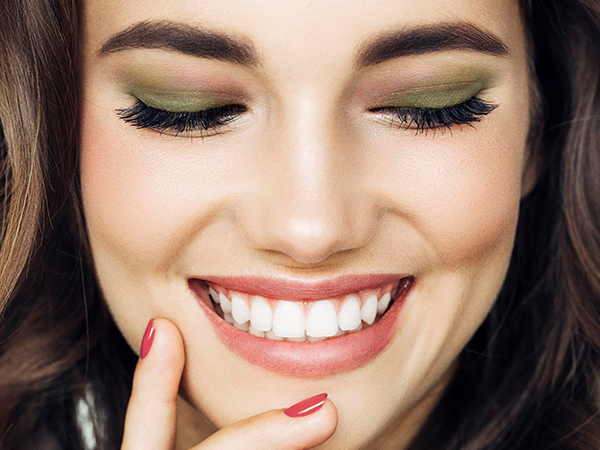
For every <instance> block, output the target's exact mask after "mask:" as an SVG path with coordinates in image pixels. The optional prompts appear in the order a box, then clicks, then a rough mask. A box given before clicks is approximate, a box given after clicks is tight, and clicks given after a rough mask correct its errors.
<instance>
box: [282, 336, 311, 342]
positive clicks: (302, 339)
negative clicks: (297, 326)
mask: <svg viewBox="0 0 600 450" xmlns="http://www.w3.org/2000/svg"><path fill="white" fill-rule="evenodd" d="M286 341H289V342H306V334H303V335H302V336H300V337H292V338H291V337H289V338H286Z"/></svg>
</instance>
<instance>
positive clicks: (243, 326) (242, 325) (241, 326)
mask: <svg viewBox="0 0 600 450" xmlns="http://www.w3.org/2000/svg"><path fill="white" fill-rule="evenodd" d="M233 326H234V327H236V328H238V329H240V330H242V331H248V329H249V328H250V322H246V323H237V322H236V321H234V322H233Z"/></svg>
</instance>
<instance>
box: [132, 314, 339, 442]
mask: <svg viewBox="0 0 600 450" xmlns="http://www.w3.org/2000/svg"><path fill="white" fill-rule="evenodd" d="M153 326H154V334H153V336H152V340H146V341H147V342H148V341H149V342H150V346H148V345H146V346H145V352H144V351H142V353H147V354H146V355H145V357H144V358H140V359H139V361H138V364H137V367H136V369H135V375H134V378H133V390H132V393H131V398H130V400H129V405H128V407H127V416H126V418H125V433H124V437H123V445H122V447H121V449H122V450H137V449H140V450H141V449H144V450H148V449H152V450H173V449H174V448H175V434H176V433H175V430H176V419H177V408H176V403H177V395H178V392H179V383H180V381H181V374H182V372H183V365H184V362H185V354H184V350H183V341H182V338H181V334H180V333H179V330H178V329H177V327H176V326H175V325H174V324H173V323H172V322H170V321H168V320H165V319H156V320H154V323H153ZM299 400H300V399H299ZM336 426H337V411H336V408H335V406H334V405H333V403H332V402H331V400H328V399H325V403H324V404H323V406H322V407H321V408H320V409H318V410H317V411H315V412H314V413H312V414H309V415H305V416H301V417H289V416H287V415H286V414H285V413H284V409H275V410H272V411H267V412H264V413H261V414H258V415H256V416H252V417H249V418H247V419H244V420H241V421H239V422H236V423H234V424H232V425H229V426H228V427H225V428H222V429H221V430H219V431H217V432H216V433H214V434H212V435H211V436H210V437H209V438H208V439H206V440H204V441H203V442H201V443H199V444H198V445H196V446H194V447H193V448H192V449H191V450H240V449H244V450H253V449H257V450H259V449H260V450H264V449H272V450H279V449H281V450H304V449H308V448H312V447H314V446H317V445H319V444H320V443H322V442H324V441H326V440H327V439H329V437H331V435H332V434H333V432H334V431H335V428H336Z"/></svg>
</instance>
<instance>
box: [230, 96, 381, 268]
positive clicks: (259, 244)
mask: <svg viewBox="0 0 600 450" xmlns="http://www.w3.org/2000/svg"><path fill="white" fill-rule="evenodd" d="M323 110H324V108H320V109H319V107H318V106H316V105H312V106H311V105H310V104H308V105H305V107H304V108H302V107H296V108H295V111H294V112H295V114H294V116H293V119H291V120H288V121H284V122H283V123H281V122H280V123H279V125H278V126H277V127H274V130H273V131H272V132H271V133H268V135H267V134H265V135H264V137H263V139H264V140H263V144H264V147H263V150H262V152H261V157H260V159H261V160H263V161H264V162H263V163H262V164H261V167H260V169H259V170H260V174H258V175H255V182H253V186H254V188H255V189H253V190H252V194H249V195H248V196H247V197H246V198H245V200H244V201H243V202H241V204H243V205H244V206H243V208H242V211H238V212H239V213H240V214H239V215H238V222H239V226H240V229H241V230H242V234H243V236H244V239H245V240H246V242H247V243H249V244H250V245H251V246H252V247H254V248H255V249H259V250H264V251H270V252H277V253H280V254H284V255H286V256H287V257H288V258H291V259H293V260H294V261H296V263H299V264H303V265H310V264H317V263H322V262H323V261H325V260H327V259H328V258H332V257H333V255H336V254H339V253H341V252H348V251H351V250H356V249H359V248H361V247H363V246H365V245H366V243H367V242H368V241H369V239H370V237H371V236H372V234H373V233H374V230H375V227H376V215H377V213H376V210H375V206H374V204H373V203H374V202H371V203H369V197H368V193H367V192H365V190H364V189H362V188H361V186H363V181H364V180H363V179H362V173H361V172H362V171H361V164H360V160H359V158H360V157H362V156H359V155H361V152H359V151H358V149H356V148H353V147H352V144H351V141H352V140H351V139H348V138H347V136H345V135H344V133H343V132H342V130H340V128H339V127H336V126H335V124H334V123H332V121H330V120H328V119H327V118H326V117H323V116H324V114H319V113H316V111H323ZM331 116H332V115H328V117H331ZM280 256H281V255H280Z"/></svg>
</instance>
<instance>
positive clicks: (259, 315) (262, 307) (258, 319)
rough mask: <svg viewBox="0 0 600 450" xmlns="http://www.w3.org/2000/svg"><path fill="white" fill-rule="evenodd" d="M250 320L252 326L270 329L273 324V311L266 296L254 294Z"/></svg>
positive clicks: (258, 328)
mask: <svg viewBox="0 0 600 450" xmlns="http://www.w3.org/2000/svg"><path fill="white" fill-rule="evenodd" d="M250 321H251V322H252V326H253V327H254V328H256V329H257V330H260V331H268V330H270V329H271V327H272V326H273V311H272V310H271V307H270V306H269V303H268V302H267V301H266V300H265V299H264V298H262V297H259V296H254V299H253V301H252V308H251V309H250Z"/></svg>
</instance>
